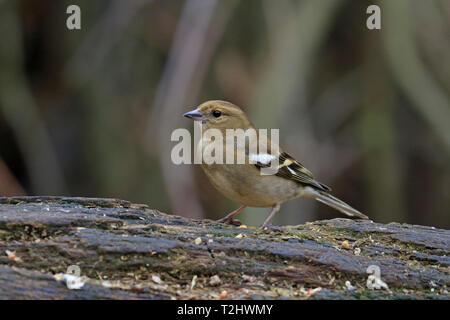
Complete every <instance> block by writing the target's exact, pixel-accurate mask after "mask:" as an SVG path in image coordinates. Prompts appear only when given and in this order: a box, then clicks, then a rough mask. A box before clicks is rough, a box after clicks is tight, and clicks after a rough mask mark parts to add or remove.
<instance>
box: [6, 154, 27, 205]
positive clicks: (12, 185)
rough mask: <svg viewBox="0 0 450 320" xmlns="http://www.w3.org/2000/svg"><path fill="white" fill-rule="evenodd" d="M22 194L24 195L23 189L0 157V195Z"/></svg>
mask: <svg viewBox="0 0 450 320" xmlns="http://www.w3.org/2000/svg"><path fill="white" fill-rule="evenodd" d="M24 195H26V193H25V190H24V189H23V187H22V186H21V185H20V183H19V181H17V179H16V177H14V175H13V174H12V172H11V171H10V170H9V168H8V166H7V165H6V163H5V162H4V161H3V159H2V158H0V196H1V197H11V196H24Z"/></svg>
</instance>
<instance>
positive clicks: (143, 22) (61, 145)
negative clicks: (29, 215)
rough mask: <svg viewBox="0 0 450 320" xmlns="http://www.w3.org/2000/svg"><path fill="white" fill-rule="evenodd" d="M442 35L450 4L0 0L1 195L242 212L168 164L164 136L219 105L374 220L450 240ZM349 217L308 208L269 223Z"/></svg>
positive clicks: (448, 120) (447, 69)
mask: <svg viewBox="0 0 450 320" xmlns="http://www.w3.org/2000/svg"><path fill="white" fill-rule="evenodd" d="M70 4H77V5H79V6H80V8H81V30H68V29H67V28H66V19H67V17H68V14H66V8H67V6H68V5H70ZM370 4H378V5H379V6H380V7H381V30H368V29H367V28H366V19H367V18H368V14H366V8H367V7H368V6H369V5H370ZM449 24H450V1H445V0H442V1H441V0H428V1H422V0H395V1H344V0H320V1H318V0H304V1H272V0H265V1H264V0H263V1H256V0H249V1H233V0H227V1H224V0H223V1H214V0H188V1H181V0H171V1H167V0H165V1H163V0H153V1H152V0H134V1H121V0H116V1H112V0H108V1H106V0H105V1H100V0H98V1H91V0H86V1H45V0H41V1H32V0H29V1H8V0H7V1H1V2H0V33H1V35H0V38H1V40H0V137H1V144H0V195H2V196H12V195H23V194H27V195H71V196H90V197H117V198H122V199H126V200H130V201H133V202H139V203H147V204H149V205H150V206H151V207H152V208H157V209H159V210H161V211H164V212H168V213H174V214H179V215H184V216H190V217H197V218H204V217H206V218H214V219H216V218H219V217H221V216H223V215H224V214H225V213H227V212H228V211H230V210H232V209H235V208H236V207H237V206H238V204H236V203H232V202H231V201H229V200H227V199H226V198H224V197H223V196H222V195H220V194H219V193H218V192H217V191H216V190H215V189H213V187H212V186H211V185H210V183H209V182H208V181H207V180H206V177H205V176H204V175H203V173H202V172H201V169H200V168H199V166H187V165H182V166H175V165H173V164H172V163H171V161H170V150H171V148H172V147H173V145H175V143H173V142H171V141H170V133H171V132H172V130H173V129H175V128H183V127H184V128H188V129H189V130H192V129H193V126H192V123H191V121H189V120H188V119H184V118H183V117H182V114H183V113H184V112H186V111H188V110H190V109H191V108H192V106H195V105H198V104H200V103H201V102H203V101H205V100H210V99H223V100H228V101H231V102H233V103H235V104H237V105H239V106H241V107H242V108H243V109H244V110H245V111H246V112H247V113H248V115H249V117H250V119H251V120H252V122H253V123H254V124H255V125H256V126H257V127H259V128H279V129H280V137H281V144H282V145H283V147H284V149H285V150H286V151H288V152H289V153H290V154H291V155H293V156H294V157H296V158H297V159H298V160H300V161H301V162H302V163H303V164H304V165H305V166H306V167H307V168H309V169H310V170H311V171H312V172H313V173H314V175H315V177H316V178H317V179H318V180H319V181H321V182H323V183H325V184H327V185H330V186H331V187H332V188H333V190H334V194H335V195H336V196H338V197H340V198H342V199H343V200H344V201H346V202H348V203H350V204H351V205H353V206H354V207H355V208H357V209H359V210H360V211H362V212H363V213H365V214H367V215H369V216H370V217H371V218H372V219H373V220H375V221H378V222H391V221H397V222H408V223H414V224H424V225H433V226H436V227H442V228H449V227H450V215H449V211H450V196H449V195H450V183H449V182H450V161H449V160H450V152H449V151H450V103H449V101H450V98H449V96H450V42H449V39H450V28H449ZM268 212H269V210H268V209H264V208H263V209H261V208H259V209H257V208H249V209H246V210H245V211H244V212H243V213H241V214H240V219H241V221H243V222H244V223H247V224H250V225H258V224H260V223H261V222H262V221H263V219H264V218H265V216H266V215H267V214H268ZM338 216H340V215H339V213H337V212H335V211H334V210H333V209H330V208H327V207H325V206H323V205H321V204H318V203H315V202H314V201H313V200H309V199H303V200H294V201H291V202H289V203H286V204H284V205H283V206H282V210H281V212H280V213H279V214H278V216H277V217H276V218H275V219H274V220H273V222H274V223H278V224H297V223H302V222H305V221H311V220H315V219H323V218H332V217H338Z"/></svg>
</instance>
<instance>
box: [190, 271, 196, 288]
mask: <svg viewBox="0 0 450 320" xmlns="http://www.w3.org/2000/svg"><path fill="white" fill-rule="evenodd" d="M196 283H197V275H195V276H193V277H192V281H191V290H192V289H194V287H195V284H196Z"/></svg>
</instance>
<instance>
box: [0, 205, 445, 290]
mask: <svg viewBox="0 0 450 320" xmlns="http://www.w3.org/2000/svg"><path fill="white" fill-rule="evenodd" d="M449 247H450V231H448V230H442V229H436V228H433V227H425V226H415V225H408V224H398V223H390V224H386V225H385V224H379V223H374V222H372V221H365V220H349V219H342V218H341V219H333V220H323V221H316V222H312V223H306V224H304V225H298V226H283V227H278V226H271V227H269V228H266V229H261V228H259V227H248V228H239V227H234V226H228V225H223V224H219V223H216V222H213V221H210V220H192V219H186V218H182V217H178V216H173V215H167V214H164V213H161V212H159V211H157V210H154V209H150V208H149V207H148V206H146V205H139V204H132V203H130V202H127V201H123V200H115V199H98V198H62V197H20V198H19V197H16V198H0V299H218V298H223V297H225V296H226V298H227V299H252V298H274V299H278V298H291V299H405V298H406V299H449V298H450V295H449V294H448V287H449V285H450V269H449V265H450V257H449ZM74 266H75V267H74ZM369 266H374V267H370V268H372V269H373V270H376V269H377V268H379V270H380V279H381V281H380V282H378V285H379V287H380V289H373V286H370V284H371V283H372V282H370V281H369V286H368V276H369V274H368V273H367V269H368V268H369ZM74 268H75V269H77V268H79V270H80V271H81V273H80V275H79V277H76V279H77V281H79V282H80V283H84V285H83V286H82V287H81V288H80V289H68V286H67V284H66V283H65V282H64V281H63V280H64V279H65V278H66V277H67V276H65V275H64V274H68V273H70V271H71V270H73V269H74ZM370 268H369V269H370ZM74 279H75V278H74ZM384 284H386V285H387V286H388V288H387V287H384ZM224 291H226V294H225V292H224Z"/></svg>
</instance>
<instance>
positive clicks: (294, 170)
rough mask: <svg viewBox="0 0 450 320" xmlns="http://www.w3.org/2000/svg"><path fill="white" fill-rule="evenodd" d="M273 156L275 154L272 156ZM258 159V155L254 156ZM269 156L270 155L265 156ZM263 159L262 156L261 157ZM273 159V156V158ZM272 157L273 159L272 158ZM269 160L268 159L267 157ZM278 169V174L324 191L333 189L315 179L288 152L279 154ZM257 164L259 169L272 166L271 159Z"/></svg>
mask: <svg viewBox="0 0 450 320" xmlns="http://www.w3.org/2000/svg"><path fill="white" fill-rule="evenodd" d="M272 157H273V156H272ZM254 158H255V159H256V157H254ZM265 158H269V157H265ZM261 159H262V157H261ZM272 159H273V158H272ZM272 159H271V160H272ZM265 160H267V159H265ZM278 162H279V165H278V171H277V173H276V175H277V176H279V177H282V178H285V179H289V180H293V181H296V182H298V183H300V184H302V185H309V186H313V187H315V188H317V189H320V190H323V191H331V188H330V187H328V186H326V185H324V184H323V183H320V182H318V181H316V180H314V177H313V175H312V173H311V171H309V170H308V169H306V168H305V167H304V166H303V165H302V164H301V163H300V162H298V161H297V160H295V159H294V158H292V157H291V156H290V155H288V154H287V153H286V152H282V153H280V155H279V156H278ZM255 166H256V167H257V168H258V169H261V168H266V167H268V166H270V161H266V162H263V161H256V164H255Z"/></svg>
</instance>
